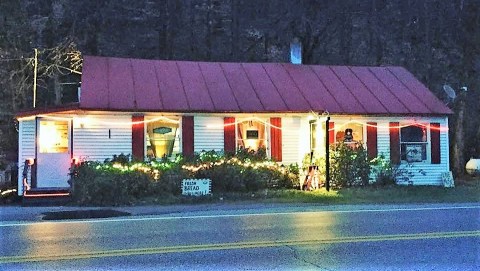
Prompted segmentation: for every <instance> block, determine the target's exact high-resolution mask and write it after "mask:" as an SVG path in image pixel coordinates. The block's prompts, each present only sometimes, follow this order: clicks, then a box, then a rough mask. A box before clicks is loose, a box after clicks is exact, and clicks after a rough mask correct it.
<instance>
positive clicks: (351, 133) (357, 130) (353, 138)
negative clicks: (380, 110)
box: [335, 123, 363, 143]
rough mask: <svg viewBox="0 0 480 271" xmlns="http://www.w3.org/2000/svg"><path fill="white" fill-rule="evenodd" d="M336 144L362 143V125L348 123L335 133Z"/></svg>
mask: <svg viewBox="0 0 480 271" xmlns="http://www.w3.org/2000/svg"><path fill="white" fill-rule="evenodd" d="M335 139H336V141H337V142H347V143H348V142H363V125H361V124H356V123H350V124H348V125H345V126H343V127H342V130H339V131H337V132H336V135H335Z"/></svg>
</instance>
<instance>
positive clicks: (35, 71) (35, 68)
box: [33, 48, 38, 108]
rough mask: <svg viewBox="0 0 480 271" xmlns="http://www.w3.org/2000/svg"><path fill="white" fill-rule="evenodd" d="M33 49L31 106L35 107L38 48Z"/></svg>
mask: <svg viewBox="0 0 480 271" xmlns="http://www.w3.org/2000/svg"><path fill="white" fill-rule="evenodd" d="M34 50H35V59H34V65H33V108H35V105H36V101H37V64H38V60H37V59H38V50H37V48H35V49H34Z"/></svg>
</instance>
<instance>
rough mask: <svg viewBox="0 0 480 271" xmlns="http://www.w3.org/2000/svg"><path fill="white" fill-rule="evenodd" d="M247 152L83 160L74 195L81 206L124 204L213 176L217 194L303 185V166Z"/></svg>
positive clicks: (175, 190)
mask: <svg viewBox="0 0 480 271" xmlns="http://www.w3.org/2000/svg"><path fill="white" fill-rule="evenodd" d="M241 153H242V154H241V160H240V159H239V158H237V157H230V158H227V157H225V156H224V155H223V154H221V153H216V152H214V151H209V152H202V153H199V154H196V155H195V156H193V157H190V158H188V159H185V158H183V157H181V156H179V157H177V159H176V160H175V161H168V160H164V161H160V162H157V161H149V162H142V163H140V162H129V157H128V156H124V155H119V156H114V158H113V159H112V160H110V159H108V160H106V161H105V162H104V163H98V162H82V163H81V164H80V165H77V166H74V167H73V168H72V169H71V181H72V182H73V189H72V191H73V193H72V194H73V198H74V200H75V201H76V202H77V203H78V204H96V205H121V204H130V203H133V202H136V201H139V200H141V199H142V198H145V197H151V196H156V197H158V196H163V195H165V196H172V195H174V196H177V195H180V194H181V184H182V180H183V179H188V178H198V179H204V178H207V179H211V180H212V192H213V193H218V192H255V191H258V190H261V189H265V188H293V187H294V185H295V184H296V183H298V182H297V180H298V173H299V169H298V165H291V166H288V167H284V166H281V165H278V164H277V163H275V162H273V161H268V160H261V158H260V157H262V156H263V155H264V154H263V153H257V152H252V151H250V150H248V151H245V150H241Z"/></svg>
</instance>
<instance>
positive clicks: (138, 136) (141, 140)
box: [132, 116, 145, 161]
mask: <svg viewBox="0 0 480 271" xmlns="http://www.w3.org/2000/svg"><path fill="white" fill-rule="evenodd" d="M144 125H145V123H144V117H143V116H132V156H133V159H135V160H138V161H143V159H144V154H143V152H144V149H145V128H144Z"/></svg>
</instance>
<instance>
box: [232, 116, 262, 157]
mask: <svg viewBox="0 0 480 271" xmlns="http://www.w3.org/2000/svg"><path fill="white" fill-rule="evenodd" d="M265 147H266V133H265V124H263V123H262V122H258V121H253V120H249V121H244V122H240V123H238V124H237V148H246V149H251V150H255V151H257V150H258V149H259V148H265Z"/></svg>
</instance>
